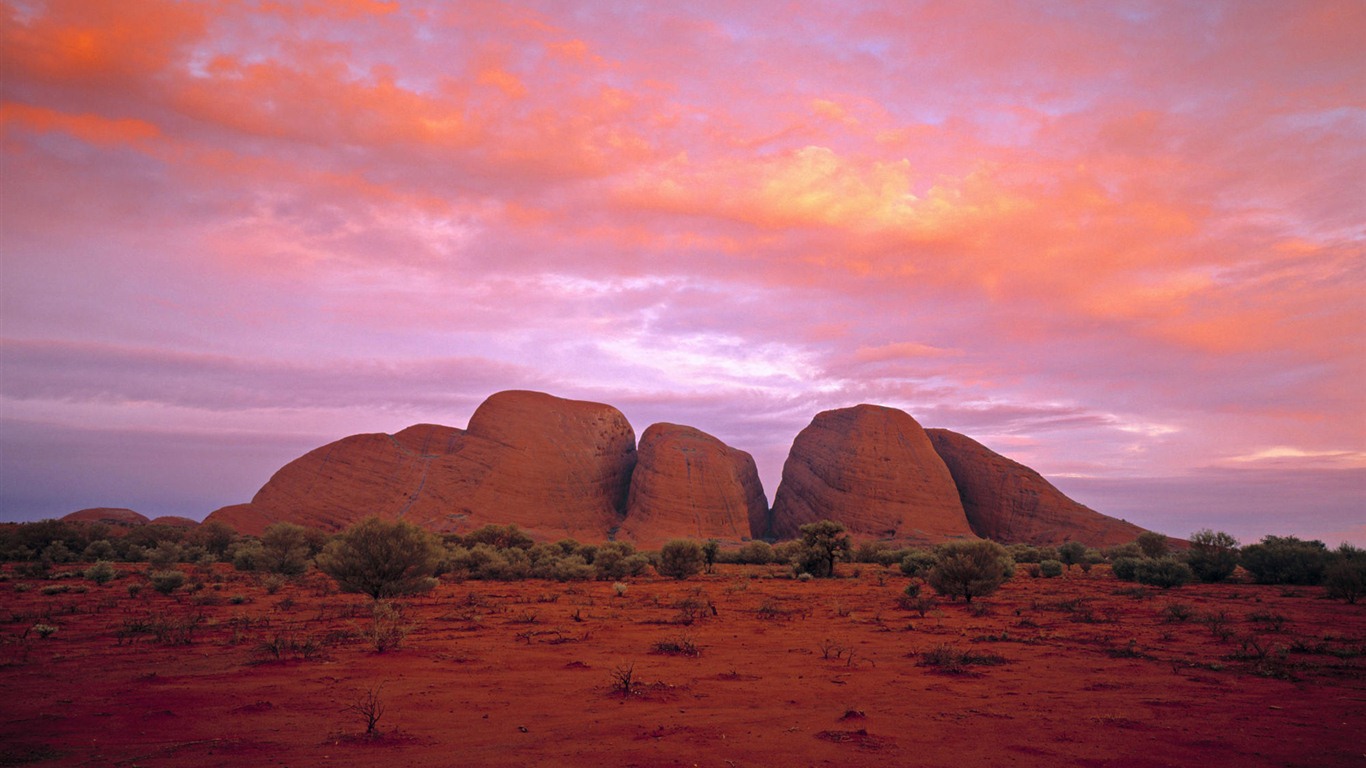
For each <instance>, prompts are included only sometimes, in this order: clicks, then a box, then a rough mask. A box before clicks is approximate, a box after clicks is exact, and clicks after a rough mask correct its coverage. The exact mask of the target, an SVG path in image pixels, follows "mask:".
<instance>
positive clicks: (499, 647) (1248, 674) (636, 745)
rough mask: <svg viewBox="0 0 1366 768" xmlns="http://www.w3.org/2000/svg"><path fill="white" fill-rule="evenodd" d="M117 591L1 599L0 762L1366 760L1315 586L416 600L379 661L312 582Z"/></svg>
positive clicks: (656, 590)
mask: <svg viewBox="0 0 1366 768" xmlns="http://www.w3.org/2000/svg"><path fill="white" fill-rule="evenodd" d="M123 568H124V571H125V573H124V575H123V576H122V577H121V578H119V579H117V580H115V581H113V582H111V583H109V584H106V585H103V586H98V585H95V584H93V583H92V582H88V581H85V580H83V579H61V580H53V581H41V580H33V579H25V578H23V577H21V576H18V575H15V574H14V573H13V569H12V568H11V569H9V571H8V572H7V573H8V576H9V578H8V580H7V581H5V582H3V583H0V638H2V639H3V645H0V766H2V765H38V766H58V765H60V766H111V765H113V766H133V765H137V766H217V765H221V766H238V765H252V766H312V765H339V766H352V765H354V766H373V765H411V766H502V765H506V766H526V765H595V766H718V767H721V768H724V767H730V768H738V767H740V766H777V765H782V766H807V765H810V766H859V765H869V766H874V765H876V766H888V765H907V766H946V767H952V768H963V766H975V765H993V766H1011V765H1018V766H1033V765H1040V766H1044V765H1046V766H1052V767H1054V768H1056V766H1131V767H1133V768H1138V767H1147V766H1209V767H1211V768H1212V767H1213V766H1224V765H1237V766H1335V765H1358V766H1359V765H1366V737H1364V736H1363V732H1366V676H1363V670H1364V669H1366V661H1363V660H1364V659H1366V605H1354V606H1353V605H1346V604H1344V603H1341V602H1335V601H1329V600H1327V599H1324V597H1323V592H1322V590H1321V589H1318V588H1309V587H1290V588H1285V587H1266V586H1255V585H1247V584H1227V585H1213V586H1207V585H1193V586H1188V587H1183V588H1180V589H1175V590H1169V591H1161V590H1156V589H1152V588H1141V587H1136V586H1134V585H1131V584H1125V583H1121V582H1117V581H1115V580H1114V579H1113V578H1112V577H1111V576H1110V575H1109V573H1108V571H1106V569H1105V568H1104V567H1103V566H1102V567H1097V568H1095V569H1093V571H1092V572H1091V573H1090V574H1083V573H1082V572H1080V571H1074V572H1072V573H1069V574H1067V575H1066V576H1064V577H1063V578H1059V579H1030V578H1028V577H1026V576H1023V575H1021V576H1020V577H1018V578H1016V579H1015V580H1013V581H1011V582H1009V583H1007V584H1006V585H1005V586H1004V587H1003V588H1002V589H1001V591H1000V592H998V593H997V594H995V595H993V596H991V597H989V598H981V599H979V600H977V601H974V603H973V605H972V606H967V605H965V604H963V603H961V602H958V603H953V602H948V601H939V603H938V604H937V605H936V606H934V607H931V608H929V609H928V611H927V613H926V615H925V616H923V617H922V616H920V615H919V613H918V612H917V611H915V610H906V609H905V608H903V607H900V606H899V605H898V601H897V597H898V595H899V594H900V593H901V591H902V590H903V589H904V588H905V586H906V585H907V584H908V583H910V580H909V579H907V578H905V577H903V576H901V575H900V574H899V573H898V572H896V571H895V570H894V569H884V568H881V567H878V566H868V565H864V566H857V565H853V564H845V565H842V566H841V573H842V574H843V575H844V576H845V577H844V578H839V579H835V580H818V581H809V582H800V581H793V580H789V579H784V578H775V576H776V575H777V574H779V570H778V569H777V568H765V567H738V566H730V567H727V566H722V567H720V568H719V569H718V571H717V573H715V574H712V575H708V576H701V577H696V578H694V579H692V580H690V581H685V582H675V581H667V580H662V579H655V578H650V579H633V580H631V582H630V583H629V585H628V586H627V588H626V590H625V593H624V594H621V595H618V594H617V590H616V589H615V588H614V587H613V585H612V584H610V583H602V582H589V583H576V584H559V583H553V582H544V581H525V582H519V583H498V582H474V581H471V582H464V583H443V584H442V585H441V586H440V587H439V588H438V589H437V590H435V591H434V592H432V593H429V594H427V595H424V596H422V597H419V598H413V599H408V600H405V601H403V602H402V618H401V620H400V622H399V626H400V627H401V628H402V629H404V630H406V636H405V637H404V638H403V639H402V642H401V644H400V645H399V647H397V648H391V649H389V650H387V651H385V652H383V653H380V652H377V651H376V650H375V642H374V638H373V630H374V627H375V623H376V622H375V620H374V618H373V616H372V610H371V606H370V602H369V600H368V598H364V597H359V596H356V595H339V594H336V593H335V592H333V590H332V589H331V582H330V580H328V579H326V578H324V577H322V576H320V575H317V574H314V575H313V576H311V577H308V578H306V579H305V580H303V581H302V582H300V583H296V584H290V585H286V586H284V587H283V588H281V589H279V591H278V592H276V593H275V594H269V593H268V592H267V590H266V589H265V588H264V586H263V585H262V584H261V583H260V579H259V577H257V576H255V575H253V574H244V573H237V572H234V571H232V570H230V569H227V568H226V567H223V566H219V567H217V568H215V569H214V570H213V571H212V572H211V573H205V572H202V571H201V572H198V573H196V572H195V571H194V570H192V569H190V568H188V567H186V568H185V571H186V573H187V575H189V577H190V579H189V582H188V583H193V582H195V581H202V582H203V584H204V586H203V587H202V588H201V589H199V590H198V591H194V592H188V591H185V590H183V589H182V591H180V592H177V593H175V594H172V595H161V594H158V593H156V592H155V591H153V590H152V589H150V588H147V587H144V588H143V589H141V591H139V592H138V593H137V594H136V595H130V594H129V585H130V584H136V583H141V582H143V581H144V578H143V577H142V576H141V575H139V574H137V573H136V572H134V571H133V570H132V569H130V568H127V567H123ZM855 574H857V576H855ZM23 584H28V585H30V586H29V587H28V588H27V589H25V588H24V587H23V586H20V585H23ZM62 586H66V587H68V588H69V589H68V591H66V592H60V591H58V592H54V591H53V588H54V587H56V588H57V589H60V588H61V587H62ZM82 589H83V590H84V591H81V590H82ZM45 592H47V593H46V594H45ZM925 592H926V593H927V594H929V593H930V590H929V589H928V588H926V589H925ZM1172 604H1178V605H1179V606H1185V609H1186V610H1187V611H1188V612H1189V617H1188V618H1186V619H1184V620H1179V619H1174V618H1173V617H1172V616H1171V615H1170V613H1171V611H1170V609H1169V608H1168V606H1170V605H1172ZM1176 610H1177V613H1180V612H1181V609H1180V608H1178V609H1176ZM1220 614H1222V615H1223V617H1224V618H1223V620H1222V621H1218V620H1215V621H1213V622H1211V621H1209V620H1208V617H1210V616H1218V615H1220ZM35 625H37V626H35ZM48 627H53V628H55V630H53V631H51V632H50V633H49V634H48V636H47V637H42V636H41V634H42V633H43V632H46V631H47V629H46V628H48ZM670 645H672V646H677V648H676V650H681V651H685V652H684V653H674V654H668V653H662V652H660V649H659V647H657V646H664V647H666V648H667V646H670ZM693 649H695V650H696V653H695V654H693V653H688V652H687V651H690V650H693ZM935 649H938V650H939V651H940V652H941V653H944V652H945V651H947V652H956V653H970V654H975V655H976V656H977V657H978V658H977V660H979V661H986V662H991V663H984V664H973V663H969V664H967V665H966V666H965V667H963V669H962V670H961V671H959V672H954V671H953V670H952V669H945V668H943V667H936V666H930V665H927V664H926V663H925V662H926V661H927V659H928V657H927V655H926V652H928V651H933V650H935ZM972 660H973V659H972V658H971V657H970V658H969V661H972ZM628 670H629V673H630V676H631V678H632V680H631V683H630V687H629V693H627V692H626V687H627V686H626V685H625V681H624V680H623V677H624V676H625V674H626V673H627V671H628ZM377 686H378V691H377V698H378V700H379V702H380V703H381V704H382V705H383V712H382V714H381V715H380V717H379V720H378V723H377V732H378V735H377V736H372V737H366V736H365V735H364V733H365V730H366V720H365V718H364V717H363V716H362V715H361V714H359V713H358V712H356V711H354V709H355V707H356V705H358V704H361V703H363V701H364V700H365V698H366V696H367V694H368V693H369V692H371V691H373V690H375V689H376V687H377Z"/></svg>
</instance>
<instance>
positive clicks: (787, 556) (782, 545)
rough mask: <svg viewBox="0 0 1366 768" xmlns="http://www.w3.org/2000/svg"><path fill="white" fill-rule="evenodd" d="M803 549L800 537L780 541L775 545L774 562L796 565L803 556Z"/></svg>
mask: <svg viewBox="0 0 1366 768" xmlns="http://www.w3.org/2000/svg"><path fill="white" fill-rule="evenodd" d="M802 551H803V547H802V542H801V540H800V539H792V540H790V541H783V542H779V543H777V544H774V545H773V562H775V563H782V564H785V565H794V564H795V563H796V562H797V561H798V560H799V559H800V558H801V556H802Z"/></svg>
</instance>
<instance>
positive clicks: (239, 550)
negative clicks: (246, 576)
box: [232, 539, 265, 571]
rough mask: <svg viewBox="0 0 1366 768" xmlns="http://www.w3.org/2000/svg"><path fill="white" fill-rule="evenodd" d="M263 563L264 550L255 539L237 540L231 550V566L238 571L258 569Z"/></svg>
mask: <svg viewBox="0 0 1366 768" xmlns="http://www.w3.org/2000/svg"><path fill="white" fill-rule="evenodd" d="M264 563H265V550H263V549H261V542H259V541H257V540H256V539H249V540H246V541H241V542H238V544H237V546H236V547H234V548H233V550H232V567H233V568H236V569H237V570H239V571H259V570H260V569H261V568H262V567H263V566H264Z"/></svg>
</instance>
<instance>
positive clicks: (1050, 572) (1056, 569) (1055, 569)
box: [1039, 560, 1062, 579]
mask: <svg viewBox="0 0 1366 768" xmlns="http://www.w3.org/2000/svg"><path fill="white" fill-rule="evenodd" d="M1039 575H1041V576H1043V577H1044V578H1045V579H1053V578H1057V577H1058V576H1061V575H1062V563H1061V562H1059V561H1057V560H1044V561H1043V562H1041V563H1039Z"/></svg>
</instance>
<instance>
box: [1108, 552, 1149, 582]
mask: <svg viewBox="0 0 1366 768" xmlns="http://www.w3.org/2000/svg"><path fill="white" fill-rule="evenodd" d="M1142 562H1144V559H1142V558H1137V557H1117V558H1115V559H1114V560H1113V561H1112V562H1111V563H1110V572H1111V573H1113V574H1114V575H1115V578H1116V579H1119V580H1120V581H1134V580H1135V579H1136V578H1137V574H1138V566H1139V564H1140V563H1142Z"/></svg>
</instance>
